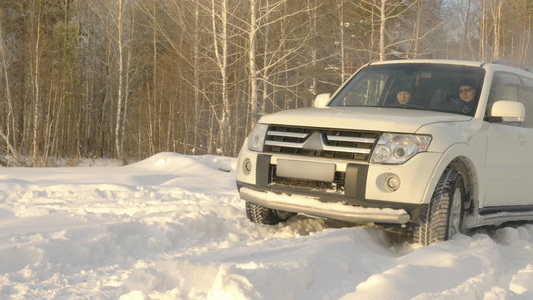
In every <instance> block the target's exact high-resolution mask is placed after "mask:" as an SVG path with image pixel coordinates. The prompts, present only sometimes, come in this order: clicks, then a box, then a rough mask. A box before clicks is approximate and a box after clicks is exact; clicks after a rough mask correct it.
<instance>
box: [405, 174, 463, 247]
mask: <svg viewBox="0 0 533 300" xmlns="http://www.w3.org/2000/svg"><path fill="white" fill-rule="evenodd" d="M465 200H466V190H465V185H464V180H463V176H462V175H461V173H459V172H458V171H456V170H454V169H446V170H444V173H442V176H441V177H440V179H439V182H438V184H437V187H436V188H435V191H434V192H433V196H432V198H431V202H430V204H429V207H428V210H427V212H426V213H423V214H421V215H420V223H419V224H418V225H417V226H415V227H414V231H413V240H414V242H415V243H420V244H422V245H423V246H427V245H429V244H431V243H433V242H438V241H446V240H448V239H450V238H451V237H452V236H454V235H455V234H457V233H460V232H462V230H463V217H464V202H465Z"/></svg>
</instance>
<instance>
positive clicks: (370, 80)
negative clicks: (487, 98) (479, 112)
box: [329, 63, 485, 116]
mask: <svg viewBox="0 0 533 300" xmlns="http://www.w3.org/2000/svg"><path fill="white" fill-rule="evenodd" d="M484 75H485V70H484V69H483V68H479V67H470V66H461V65H446V64H424V63H412V64H408V63H402V64H385V65H376V66H372V65H371V66H368V67H365V68H363V69H362V70H361V71H360V72H359V73H358V74H356V76H355V77H353V78H352V80H351V81H350V82H349V83H348V84H347V85H346V86H345V87H344V88H343V89H342V90H341V91H340V92H339V94H338V95H337V96H336V97H335V98H334V99H333V101H331V103H330V104H329V106H333V107H347V106H367V107H389V108H404V109H405V108H410V109H423V110H434V111H444V112H452V113H458V114H463V115H469V116H473V115H474V113H475V110H476V107H477V102H478V99H479V94H480V91H481V84H482V82H483V77H484Z"/></svg>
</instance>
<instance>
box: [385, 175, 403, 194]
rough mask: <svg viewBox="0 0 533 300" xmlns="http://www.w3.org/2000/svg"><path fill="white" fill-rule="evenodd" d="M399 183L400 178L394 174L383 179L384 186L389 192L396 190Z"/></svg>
mask: <svg viewBox="0 0 533 300" xmlns="http://www.w3.org/2000/svg"><path fill="white" fill-rule="evenodd" d="M400 184H401V183H400V178H399V177H398V176H396V175H394V174H392V175H389V176H388V177H387V179H385V187H387V189H388V190H389V191H391V192H394V191H397V190H398V189H399V188H400Z"/></svg>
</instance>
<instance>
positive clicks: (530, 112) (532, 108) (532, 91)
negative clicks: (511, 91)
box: [519, 77, 533, 128]
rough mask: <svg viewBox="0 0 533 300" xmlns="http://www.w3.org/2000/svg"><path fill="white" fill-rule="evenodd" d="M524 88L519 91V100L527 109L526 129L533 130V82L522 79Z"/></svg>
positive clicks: (521, 87) (524, 124)
mask: <svg viewBox="0 0 533 300" xmlns="http://www.w3.org/2000/svg"><path fill="white" fill-rule="evenodd" d="M522 82H523V84H522V86H520V89H519V100H520V102H522V104H524V107H525V108H526V118H525V120H524V123H523V124H522V125H523V126H524V127H529V128H533V80H531V79H529V78H524V77H522Z"/></svg>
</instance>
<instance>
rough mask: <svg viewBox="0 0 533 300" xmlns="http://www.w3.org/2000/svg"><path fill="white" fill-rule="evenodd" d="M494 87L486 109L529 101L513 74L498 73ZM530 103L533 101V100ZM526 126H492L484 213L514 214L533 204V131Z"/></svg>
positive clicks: (493, 124) (502, 124)
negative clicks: (496, 103)
mask: <svg viewBox="0 0 533 300" xmlns="http://www.w3.org/2000/svg"><path fill="white" fill-rule="evenodd" d="M532 83H533V82H532ZM491 87H492V88H491V94H490V96H489V103H488V108H487V109H490V107H491V104H493V103H494V102H495V101H498V100H509V101H520V100H521V99H520V98H522V101H525V100H527V99H525V98H527V94H528V93H527V91H526V92H524V89H523V87H524V86H523V85H522V81H521V80H520V78H519V77H518V76H516V75H514V74H509V73H496V74H495V76H494V79H493V82H492V85H491ZM531 91H533V89H532V90H531ZM531 96H533V93H531ZM529 100H532V101H533V98H530V99H529ZM530 106H531V105H530ZM526 107H527V106H526ZM526 109H527V108H526ZM529 113H533V112H531V111H529ZM529 117H533V115H531V116H529ZM527 118H528V111H527V110H526V119H527ZM528 120H529V119H528ZM524 124H527V123H522V124H518V123H514V124H506V123H490V124H489V128H488V136H487V156H486V162H485V166H486V171H487V173H486V174H485V175H486V179H487V184H486V190H485V203H484V210H487V209H488V210H490V211H492V212H497V211H513V210H516V209H519V207H517V206H523V205H528V204H531V203H532V200H531V199H533V175H532V174H533V129H532V128H530V127H527V126H524Z"/></svg>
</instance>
